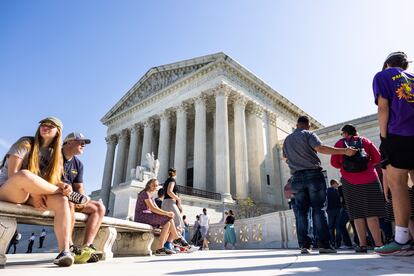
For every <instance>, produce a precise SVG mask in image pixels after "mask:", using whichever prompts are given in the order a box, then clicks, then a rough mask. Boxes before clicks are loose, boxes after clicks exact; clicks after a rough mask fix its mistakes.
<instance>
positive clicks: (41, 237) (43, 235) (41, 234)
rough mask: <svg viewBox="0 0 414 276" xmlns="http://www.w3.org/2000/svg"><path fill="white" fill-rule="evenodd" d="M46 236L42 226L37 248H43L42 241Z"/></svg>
mask: <svg viewBox="0 0 414 276" xmlns="http://www.w3.org/2000/svg"><path fill="white" fill-rule="evenodd" d="M45 238H46V230H45V229H44V228H43V229H42V233H40V236H39V248H43V243H44V242H45Z"/></svg>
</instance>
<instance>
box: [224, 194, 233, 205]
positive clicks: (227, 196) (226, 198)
mask: <svg viewBox="0 0 414 276" xmlns="http://www.w3.org/2000/svg"><path fill="white" fill-rule="evenodd" d="M221 201H222V202H224V203H234V200H233V197H232V196H231V194H228V193H224V194H221Z"/></svg>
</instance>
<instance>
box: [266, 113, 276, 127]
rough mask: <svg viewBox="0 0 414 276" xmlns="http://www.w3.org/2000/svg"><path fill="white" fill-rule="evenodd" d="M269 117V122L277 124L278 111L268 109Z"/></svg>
mask: <svg viewBox="0 0 414 276" xmlns="http://www.w3.org/2000/svg"><path fill="white" fill-rule="evenodd" d="M267 118H268V120H269V124H271V125H272V126H276V121H277V115H276V113H273V112H270V111H268V112H267Z"/></svg>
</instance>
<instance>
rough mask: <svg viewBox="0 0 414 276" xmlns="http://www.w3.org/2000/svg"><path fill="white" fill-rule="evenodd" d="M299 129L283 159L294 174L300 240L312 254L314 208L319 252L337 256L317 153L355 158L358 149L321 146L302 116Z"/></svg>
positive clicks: (287, 142)
mask: <svg viewBox="0 0 414 276" xmlns="http://www.w3.org/2000/svg"><path fill="white" fill-rule="evenodd" d="M296 127H297V128H296V129H295V130H294V131H293V133H292V134H290V135H288V136H287V137H286V139H285V142H284V143H283V156H284V157H285V158H286V159H287V160H286V162H287V164H288V166H289V169H290V171H291V174H292V184H291V185H292V190H293V193H294V194H295V203H296V206H297V208H298V216H299V217H298V226H297V232H298V241H299V246H300V248H301V253H302V254H307V253H309V249H310V246H311V243H312V240H311V238H310V237H309V236H308V214H309V209H310V208H312V215H313V224H314V226H315V228H316V233H317V236H318V237H317V238H318V243H319V253H336V250H335V249H333V248H332V247H331V245H330V237H329V228H328V224H327V222H326V214H325V211H323V210H322V208H323V207H324V205H325V201H326V182H325V176H324V175H323V173H322V167H321V161H320V160H319V157H318V155H317V154H316V153H317V152H319V153H323V154H346V155H349V156H352V155H354V154H355V153H356V150H354V149H351V148H346V149H344V148H333V147H330V146H325V145H322V142H321V140H320V139H319V137H318V136H317V135H316V134H315V133H313V132H311V131H309V129H310V123H309V118H308V117H307V116H300V117H299V119H298V121H297V125H296Z"/></svg>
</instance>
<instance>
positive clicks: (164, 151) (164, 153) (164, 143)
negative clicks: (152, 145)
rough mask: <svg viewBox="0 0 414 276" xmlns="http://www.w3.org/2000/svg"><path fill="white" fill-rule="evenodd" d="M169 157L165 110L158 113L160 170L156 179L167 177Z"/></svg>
mask: <svg viewBox="0 0 414 276" xmlns="http://www.w3.org/2000/svg"><path fill="white" fill-rule="evenodd" d="M169 157H170V113H169V112H168V111H165V112H164V113H162V114H160V143H159V144H158V160H159V161H160V170H159V173H158V179H159V180H160V181H161V182H162V181H164V180H165V179H166V178H167V175H168V174H167V173H168V164H169V162H168V161H169Z"/></svg>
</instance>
